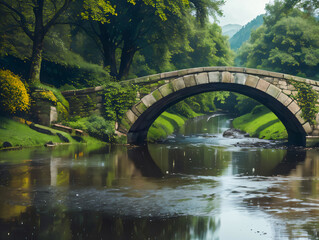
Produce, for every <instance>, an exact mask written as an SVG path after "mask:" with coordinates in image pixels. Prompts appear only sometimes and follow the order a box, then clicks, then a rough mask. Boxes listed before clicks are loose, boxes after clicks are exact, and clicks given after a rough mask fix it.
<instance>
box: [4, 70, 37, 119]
mask: <svg viewBox="0 0 319 240" xmlns="http://www.w3.org/2000/svg"><path fill="white" fill-rule="evenodd" d="M0 89H1V92H0V111H1V112H3V113H4V114H9V115H19V114H23V113H26V112H28V110H29V108H30V102H31V101H30V96H29V94H28V91H27V89H26V87H25V85H24V84H23V82H22V81H21V80H20V77H19V76H17V75H15V74H13V73H12V72H10V71H9V70H0Z"/></svg>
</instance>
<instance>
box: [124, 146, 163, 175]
mask: <svg viewBox="0 0 319 240" xmlns="http://www.w3.org/2000/svg"><path fill="white" fill-rule="evenodd" d="M127 155H128V157H129V159H130V160H132V161H133V162H134V164H135V167H137V168H138V169H139V170H140V171H141V173H142V175H143V177H162V176H163V173H162V172H161V169H160V168H159V167H158V166H157V165H156V163H155V162H154V160H153V158H152V156H151V154H150V153H149V151H148V148H147V146H140V147H134V148H128V149H127Z"/></svg>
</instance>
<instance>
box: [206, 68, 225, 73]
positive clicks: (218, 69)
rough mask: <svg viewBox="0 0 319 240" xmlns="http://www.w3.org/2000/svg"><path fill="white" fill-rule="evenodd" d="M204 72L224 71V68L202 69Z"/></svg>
mask: <svg viewBox="0 0 319 240" xmlns="http://www.w3.org/2000/svg"><path fill="white" fill-rule="evenodd" d="M204 71H205V72H218V71H226V67H204Z"/></svg>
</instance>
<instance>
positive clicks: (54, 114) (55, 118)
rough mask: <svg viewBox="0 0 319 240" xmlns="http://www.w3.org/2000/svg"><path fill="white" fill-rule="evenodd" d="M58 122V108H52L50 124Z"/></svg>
mask: <svg viewBox="0 0 319 240" xmlns="http://www.w3.org/2000/svg"><path fill="white" fill-rule="evenodd" d="M56 121H58V111H57V109H56V107H54V106H50V124H51V123H52V122H56Z"/></svg>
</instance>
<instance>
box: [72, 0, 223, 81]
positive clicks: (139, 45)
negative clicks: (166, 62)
mask: <svg viewBox="0 0 319 240" xmlns="http://www.w3.org/2000/svg"><path fill="white" fill-rule="evenodd" d="M94 1H98V0H94ZM99 2H103V1H99ZM222 2H223V1H211V0H193V1H190V2H189V1H188V0H178V1H172V0H161V1H146V0H144V1H133V0H121V1H116V4H115V2H114V4H113V2H112V1H104V3H105V4H110V5H116V8H115V14H114V15H112V14H109V15H105V14H104V15H103V14H101V12H100V10H101V8H100V9H99V10H96V8H93V9H92V8H91V7H90V6H88V8H87V10H86V11H85V13H83V14H82V19H84V20H89V22H84V23H83V22H81V23H78V25H80V26H81V27H82V28H85V31H86V32H87V33H88V34H89V35H91V36H92V38H93V39H95V42H96V43H97V44H98V46H99V47H100V49H101V52H102V55H103V60H104V66H110V71H111V75H113V76H115V77H116V78H117V79H118V80H120V79H123V78H125V77H127V76H128V74H129V70H130V67H131V65H132V62H133V58H134V56H135V54H136V53H137V52H138V51H140V50H142V49H144V48H146V47H148V46H150V45H153V44H160V43H163V42H164V43H168V42H170V41H175V40H178V41H182V40H183V38H185V34H186V31H187V26H185V21H184V20H185V18H186V16H188V17H191V14H192V11H193V10H195V11H196V14H197V16H198V19H199V21H200V22H201V23H203V24H204V22H205V21H204V19H206V17H207V15H208V13H211V14H213V13H215V12H216V13H220V11H219V6H220V4H222ZM91 6H93V5H91ZM104 6H106V5H104ZM118 54H119V55H120V56H118Z"/></svg>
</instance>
